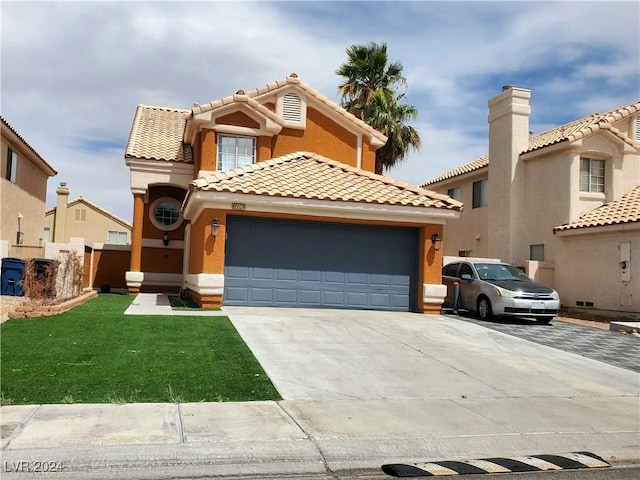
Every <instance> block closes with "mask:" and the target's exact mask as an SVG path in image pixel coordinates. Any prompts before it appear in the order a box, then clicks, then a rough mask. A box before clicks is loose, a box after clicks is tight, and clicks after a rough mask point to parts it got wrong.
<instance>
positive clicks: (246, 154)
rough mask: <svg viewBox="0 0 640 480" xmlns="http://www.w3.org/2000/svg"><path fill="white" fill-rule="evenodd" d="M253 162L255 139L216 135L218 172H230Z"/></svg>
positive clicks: (254, 158)
mask: <svg viewBox="0 0 640 480" xmlns="http://www.w3.org/2000/svg"><path fill="white" fill-rule="evenodd" d="M255 161H256V139H255V138H252V137H237V136H232V135H218V170H221V171H224V170H231V169H234V168H238V167H242V166H243V165H250V164H252V163H254V162H255Z"/></svg>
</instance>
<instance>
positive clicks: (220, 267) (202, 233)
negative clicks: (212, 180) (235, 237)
mask: <svg viewBox="0 0 640 480" xmlns="http://www.w3.org/2000/svg"><path fill="white" fill-rule="evenodd" d="M214 219H217V220H218V223H219V224H220V230H219V232H218V236H217V237H213V236H211V222H212V221H213V220H214ZM226 227H227V212H226V211H225V210H206V211H204V212H203V213H202V215H200V217H198V219H197V220H196V221H195V222H193V223H192V224H191V251H190V254H189V273H223V272H224V243H225V238H226V235H227V234H226V230H227V228H226Z"/></svg>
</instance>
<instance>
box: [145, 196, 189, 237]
mask: <svg viewBox="0 0 640 480" xmlns="http://www.w3.org/2000/svg"><path fill="white" fill-rule="evenodd" d="M185 193H186V192H185V190H183V189H181V188H177V187H170V186H156V187H151V188H150V189H149V201H148V203H146V204H145V205H144V215H143V218H142V220H143V224H142V225H143V226H142V237H143V238H154V239H161V238H162V237H163V236H164V234H165V232H164V230H160V229H158V228H156V227H155V226H154V225H153V223H152V222H151V218H150V209H151V205H152V204H153V202H155V201H156V200H158V199H159V198H162V197H169V198H174V199H176V200H177V201H178V202H179V203H180V204H182V201H183V200H184V196H185ZM185 226H186V222H185V221H184V220H183V221H182V224H181V225H180V226H179V227H178V228H177V229H175V230H171V231H169V232H167V234H168V235H169V237H170V239H171V240H183V239H184V228H185Z"/></svg>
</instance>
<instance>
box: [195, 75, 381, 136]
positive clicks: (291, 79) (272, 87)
mask: <svg viewBox="0 0 640 480" xmlns="http://www.w3.org/2000/svg"><path fill="white" fill-rule="evenodd" d="M289 85H295V86H296V87H298V88H300V89H301V90H303V91H304V92H305V94H306V95H307V96H308V97H311V98H314V99H315V100H316V101H317V102H319V103H321V104H323V105H325V106H326V107H328V108H329V109H330V110H332V111H333V112H334V113H336V114H338V115H340V116H341V117H343V118H344V119H346V120H348V121H349V122H351V123H353V124H354V125H356V126H357V127H358V128H360V129H361V130H364V131H365V132H366V133H367V134H369V135H370V136H372V137H373V138H375V139H377V140H378V141H379V142H381V143H382V144H384V143H386V142H387V137H386V136H384V135H383V134H382V133H380V132H378V131H377V130H375V129H374V128H372V127H370V126H369V125H367V124H366V123H364V122H363V121H362V120H360V119H359V118H357V117H355V116H354V115H352V114H350V113H349V112H347V111H346V110H345V109H344V108H342V107H340V106H339V105H337V104H336V103H335V102H333V101H331V100H329V99H328V98H327V97H325V96H324V95H322V94H321V93H320V92H318V91H317V90H315V89H313V88H311V87H310V86H309V85H307V84H306V83H304V82H302V81H301V80H300V79H299V78H298V76H297V75H296V74H295V73H292V74H291V75H289V76H288V77H286V78H284V79H282V80H277V81H275V82H271V83H268V84H266V85H264V86H262V87H258V88H256V89H253V90H249V91H247V92H241V93H240V94H236V95H231V96H229V97H225V98H222V99H220V100H216V101H214V102H210V103H207V104H204V105H198V106H196V107H194V108H193V113H194V114H195V115H197V114H199V113H203V112H206V111H208V110H212V109H214V108H219V107H221V106H223V105H227V104H229V103H232V102H235V101H245V102H246V101H247V100H246V99H245V98H246V97H248V103H249V105H252V106H256V105H257V106H259V107H261V109H260V111H261V112H262V113H263V114H264V115H267V112H268V113H269V114H270V115H271V116H273V117H275V118H277V119H279V122H281V123H280V124H281V125H284V120H283V119H282V118H280V117H279V116H278V115H276V114H275V113H273V112H271V110H269V109H267V108H266V107H263V106H262V105H260V104H259V103H258V102H257V101H255V100H253V99H254V98H256V97H262V96H265V95H268V94H272V93H273V92H275V91H277V90H280V89H282V88H284V87H287V86H289ZM245 96H246V97H245ZM243 97H245V98H243ZM252 102H253V103H252ZM257 106H256V108H258V107H257ZM262 109H264V110H266V112H265V111H264V110H262Z"/></svg>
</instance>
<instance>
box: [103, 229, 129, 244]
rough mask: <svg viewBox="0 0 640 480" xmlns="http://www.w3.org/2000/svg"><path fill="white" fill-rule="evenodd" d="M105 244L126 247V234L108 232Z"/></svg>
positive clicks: (114, 231)
mask: <svg viewBox="0 0 640 480" xmlns="http://www.w3.org/2000/svg"><path fill="white" fill-rule="evenodd" d="M107 243H109V244H111V245H126V244H127V232H118V231H117V230H109V233H108V235H107Z"/></svg>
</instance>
